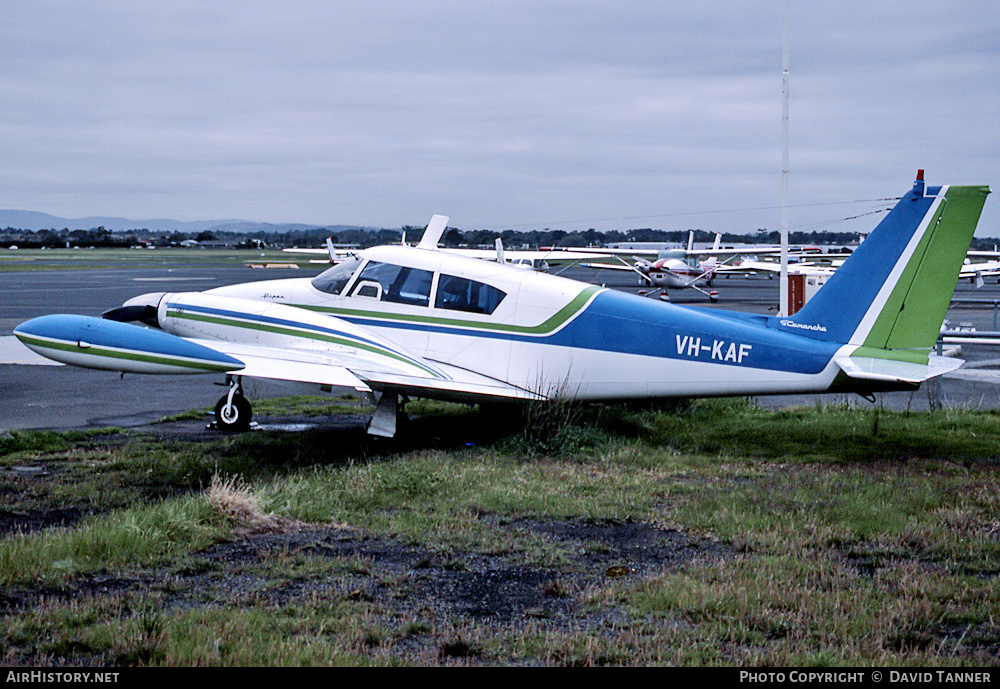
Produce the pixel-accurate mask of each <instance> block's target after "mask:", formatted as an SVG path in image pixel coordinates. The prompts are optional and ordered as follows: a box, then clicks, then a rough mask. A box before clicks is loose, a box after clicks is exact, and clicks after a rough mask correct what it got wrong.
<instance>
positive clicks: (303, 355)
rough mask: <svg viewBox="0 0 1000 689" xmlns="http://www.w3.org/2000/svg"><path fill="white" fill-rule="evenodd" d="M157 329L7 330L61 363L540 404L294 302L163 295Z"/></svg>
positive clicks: (38, 325)
mask: <svg viewBox="0 0 1000 689" xmlns="http://www.w3.org/2000/svg"><path fill="white" fill-rule="evenodd" d="M150 308H155V309H156V310H157V315H156V319H157V323H158V325H159V328H147V327H144V326H140V325H136V324H134V323H129V322H119V321H118V320H113V319H109V318H93V317H89V316H75V315H73V316H64V315H52V316H41V317H39V318H35V319H32V320H30V321H27V322H26V323H22V324H21V325H19V326H17V328H15V329H14V334H15V336H17V338H18V339H19V340H20V341H21V342H22V343H23V344H25V345H26V346H27V347H28V348H29V349H31V350H32V351H34V352H35V353H37V354H40V355H42V356H44V357H46V358H48V359H51V360H53V361H57V362H60V363H65V364H70V365H75V366H82V367H84V368H96V369H104V370H111V371H122V372H131V373H157V374H183V373H226V374H231V375H235V376H247V377H252V378H268V379H274V380H286V381H293V382H299V383H315V384H316V385H319V386H324V387H331V388H332V387H336V388H349V389H353V390H357V391H359V392H372V391H386V390H390V391H393V392H397V393H402V394H408V395H412V396H420V395H421V393H429V392H433V393H434V395H435V396H436V397H451V398H454V399H456V400H463V401H475V400H478V399H484V398H500V399H539V398H541V397H542V396H541V395H538V394H534V393H532V392H530V391H528V390H524V389H521V388H518V387H515V386H513V385H510V384H507V383H505V382H502V381H499V380H494V379H491V378H487V377H486V376H482V375H479V374H476V373H473V372H471V371H467V370H463V369H459V368H456V367H454V366H449V365H446V364H441V363H437V362H433V361H429V360H427V359H425V358H423V357H421V356H418V355H415V354H411V353H409V352H407V351H405V350H404V349H402V348H401V347H399V346H398V345H397V344H395V343H393V342H390V341H388V340H386V339H385V338H382V337H380V336H379V335H377V334H376V333H374V332H372V331H371V330H369V329H367V328H364V327H362V326H358V325H354V324H352V323H349V322H347V321H345V320H342V319H340V318H336V317H334V316H329V315H324V314H319V313H315V312H312V311H308V310H305V309H300V308H297V307H294V306H287V305H283V304H273V303H267V302H261V301H255V300H246V299H236V298H231V297H221V296H217V295H208V294H202V293H196V292H195V293H182V294H172V295H164V296H163V297H162V300H161V302H160V304H159V306H158V307H152V306H151V307H150Z"/></svg>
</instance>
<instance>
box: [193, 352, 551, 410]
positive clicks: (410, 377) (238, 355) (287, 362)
mask: <svg viewBox="0 0 1000 689" xmlns="http://www.w3.org/2000/svg"><path fill="white" fill-rule="evenodd" d="M190 341H191V342H194V343H196V344H199V345H201V346H203V347H208V348H210V349H214V350H215V351H217V352H220V353H222V354H225V355H227V356H230V357H232V358H233V359H236V360H238V361H240V362H241V363H243V365H244V367H243V368H242V369H240V370H237V371H233V373H234V374H235V375H240V376H246V377H250V378H267V379H271V380H286V381H292V382H297V383H315V384H317V385H320V386H329V387H335V388H353V389H354V390H357V391H358V392H362V393H367V392H372V391H373V390H380V391H381V390H386V389H391V390H394V391H397V392H401V393H404V394H408V395H411V396H413V397H419V396H421V394H422V393H424V394H426V393H434V395H435V396H436V397H443V396H451V397H453V398H454V399H456V400H470V401H472V400H476V399H482V398H485V397H489V398H502V399H543V396H542V395H537V394H535V393H532V392H530V391H528V390H522V389H520V388H516V387H514V386H512V385H508V384H507V383H504V382H502V381H498V380H494V379H492V378H487V377H486V376H481V375H479V374H476V373H473V372H471V371H467V370H464V369H460V368H457V367H454V366H448V365H446V364H441V363H437V362H430V361H427V360H421V359H417V358H414V362H417V361H421V362H424V363H425V365H426V366H427V368H428V369H430V370H429V371H419V370H413V369H411V370H408V371H402V370H400V369H398V368H396V367H386V366H385V365H384V364H381V363H380V362H378V361H377V360H376V359H374V358H370V357H366V356H365V355H364V354H363V353H331V352H318V351H316V352H314V351H308V350H300V349H286V348H274V347H262V346H259V345H248V344H239V343H233V342H221V341H215V340H190ZM411 356H412V355H411ZM431 371H433V373H432V372H431Z"/></svg>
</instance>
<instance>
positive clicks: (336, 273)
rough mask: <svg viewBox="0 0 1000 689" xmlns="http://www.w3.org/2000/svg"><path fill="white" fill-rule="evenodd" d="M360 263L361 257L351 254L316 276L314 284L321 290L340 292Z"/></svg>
mask: <svg viewBox="0 0 1000 689" xmlns="http://www.w3.org/2000/svg"><path fill="white" fill-rule="evenodd" d="M359 265H361V259H360V258H358V257H357V256H351V257H350V258H349V259H347V260H346V261H342V262H340V263H338V264H337V265H335V266H333V267H332V268H329V269H327V270H324V271H323V272H322V273H320V274H319V275H317V276H316V277H314V278H313V279H312V286H313V287H315V288H316V289H318V290H319V291H320V292H326V293H327V294H340V293H341V292H342V291H343V290H344V287H345V286H347V283H348V281H349V280H350V279H351V276H352V275H354V271H355V270H357V269H358V266H359Z"/></svg>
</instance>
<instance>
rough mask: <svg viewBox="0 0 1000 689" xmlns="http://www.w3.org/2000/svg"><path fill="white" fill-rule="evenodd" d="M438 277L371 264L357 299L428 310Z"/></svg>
mask: <svg viewBox="0 0 1000 689" xmlns="http://www.w3.org/2000/svg"><path fill="white" fill-rule="evenodd" d="M433 279H434V273H432V272H431V271H429V270H419V269H417V268H407V267H405V266H397V265H393V264H391V263H379V262H378V261H369V262H368V265H366V266H365V268H364V270H362V271H361V274H360V275H359V276H358V279H357V281H356V282H355V285H356V287H355V288H354V296H364V297H375V298H378V299H381V300H382V301H388V302H393V303H396V304H409V305H411V306H427V305H428V304H429V303H430V298H431V283H432V282H433Z"/></svg>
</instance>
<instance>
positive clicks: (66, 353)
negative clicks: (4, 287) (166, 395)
mask: <svg viewBox="0 0 1000 689" xmlns="http://www.w3.org/2000/svg"><path fill="white" fill-rule="evenodd" d="M14 335H15V336H16V337H17V338H18V339H19V340H20V341H21V342H22V343H23V344H24V345H25V346H26V347H28V348H29V349H31V350H32V351H34V352H36V353H37V354H40V355H42V356H44V357H47V358H49V359H53V360H54V361H59V362H61V363H64V364H70V365H73V366H82V367H85V368H96V369H104V370H110V371H124V372H128V373H221V372H230V371H239V370H240V369H242V368H243V367H244V365H243V362H242V361H239V360H238V359H235V358H233V357H231V356H228V355H226V354H223V353H221V352H218V351H216V350H214V349H211V348H209V347H205V346H202V345H199V344H197V343H195V342H189V341H187V340H184V339H182V338H179V337H176V336H174V335H171V334H169V333H165V332H162V331H159V330H152V329H149V328H143V327H141V326H138V325H132V324H130V323H120V322H117V321H111V320H105V319H101V318H93V317H90V316H77V315H50V316H40V317H38V318H33V319H31V320H30V321H27V322H25V323H22V324H21V325H19V326H17V327H16V328H14Z"/></svg>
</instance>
